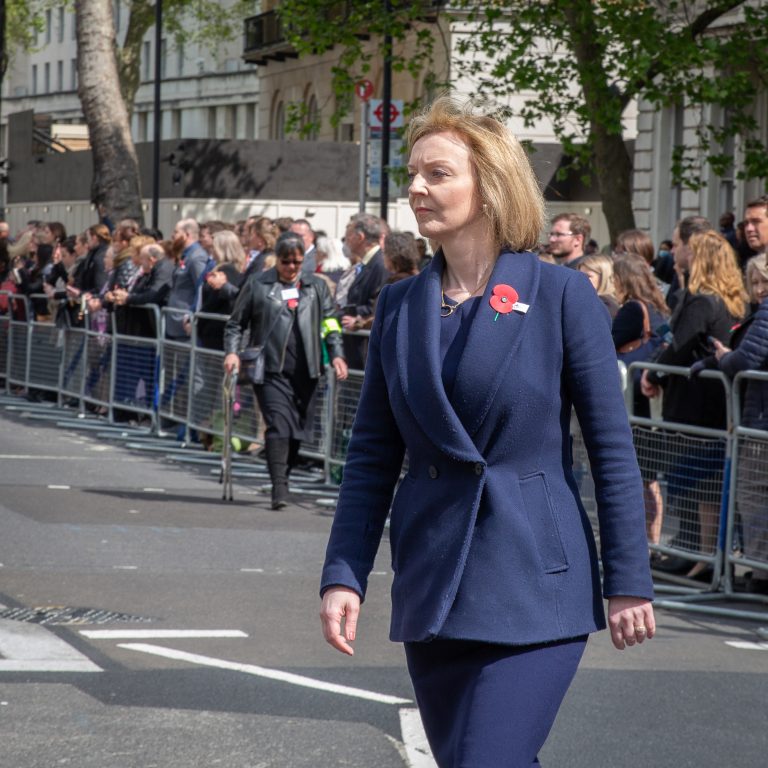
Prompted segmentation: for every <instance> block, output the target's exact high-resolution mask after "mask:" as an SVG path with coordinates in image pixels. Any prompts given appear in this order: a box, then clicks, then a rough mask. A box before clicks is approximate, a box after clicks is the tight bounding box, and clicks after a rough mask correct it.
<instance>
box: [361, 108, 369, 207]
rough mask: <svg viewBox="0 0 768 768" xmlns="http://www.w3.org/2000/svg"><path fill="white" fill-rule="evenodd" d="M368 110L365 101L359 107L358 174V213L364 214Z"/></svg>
mask: <svg viewBox="0 0 768 768" xmlns="http://www.w3.org/2000/svg"><path fill="white" fill-rule="evenodd" d="M368 109H369V104H368V100H367V99H366V100H365V101H364V102H363V103H362V104H361V105H360V173H359V178H358V184H359V187H360V213H365V192H366V190H365V187H366V175H367V174H366V171H367V168H368Z"/></svg>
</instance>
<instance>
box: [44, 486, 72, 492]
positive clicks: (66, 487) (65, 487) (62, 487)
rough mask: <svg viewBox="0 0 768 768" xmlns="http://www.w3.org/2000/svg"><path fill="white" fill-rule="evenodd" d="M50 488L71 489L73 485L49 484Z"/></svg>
mask: <svg viewBox="0 0 768 768" xmlns="http://www.w3.org/2000/svg"><path fill="white" fill-rule="evenodd" d="M48 488H49V489H50V490H52V491H69V490H71V486H69V485H49V486H48Z"/></svg>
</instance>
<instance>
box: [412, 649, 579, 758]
mask: <svg viewBox="0 0 768 768" xmlns="http://www.w3.org/2000/svg"><path fill="white" fill-rule="evenodd" d="M586 643H587V638H586V637H580V638H575V639H572V640H563V641H559V642H555V643H542V644H539V645H527V646H509V645H494V644H491V643H482V642H475V641H471V640H444V639H437V640H433V641H432V642H429V643H406V644H405V655H406V658H407V660H408V671H409V672H410V674H411V680H412V682H413V688H414V690H415V692H416V700H417V702H418V704H419V710H420V711H421V719H422V722H423V723H424V730H425V732H426V734H427V739H428V740H429V745H430V747H431V748H432V754H433V755H434V757H435V761H436V762H437V764H438V766H439V768H490V767H491V766H493V768H531V767H532V766H537V765H539V764H540V763H539V760H538V757H537V755H538V753H539V750H540V749H541V747H542V746H543V745H544V742H545V741H546V739H547V736H548V735H549V731H550V729H551V727H552V723H554V721H555V717H556V716H557V711H558V709H559V708H560V704H561V702H562V700H563V697H564V696H565V694H566V691H567V690H568V686H569V685H570V684H571V681H572V680H573V676H574V675H575V674H576V669H577V667H578V665H579V661H580V660H581V656H582V654H583V653H584V648H585V646H586Z"/></svg>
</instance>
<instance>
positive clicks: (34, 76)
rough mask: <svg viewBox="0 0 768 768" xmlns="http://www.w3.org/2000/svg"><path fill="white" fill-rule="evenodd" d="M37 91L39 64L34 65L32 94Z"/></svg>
mask: <svg viewBox="0 0 768 768" xmlns="http://www.w3.org/2000/svg"><path fill="white" fill-rule="evenodd" d="M36 93H37V64H33V65H32V95H33V96H34V95H35V94H36Z"/></svg>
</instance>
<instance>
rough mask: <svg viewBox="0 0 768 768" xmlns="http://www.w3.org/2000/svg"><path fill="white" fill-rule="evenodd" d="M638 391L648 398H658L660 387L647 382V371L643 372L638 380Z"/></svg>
mask: <svg viewBox="0 0 768 768" xmlns="http://www.w3.org/2000/svg"><path fill="white" fill-rule="evenodd" d="M640 391H641V392H642V393H643V394H644V395H645V396H646V397H650V398H654V397H658V396H659V394H660V392H661V387H659V386H658V385H657V384H652V383H651V382H650V381H648V371H643V375H642V377H641V378H640Z"/></svg>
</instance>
